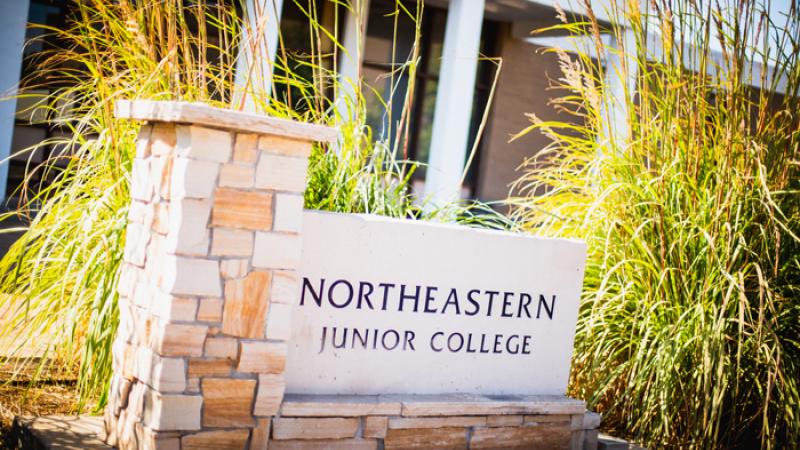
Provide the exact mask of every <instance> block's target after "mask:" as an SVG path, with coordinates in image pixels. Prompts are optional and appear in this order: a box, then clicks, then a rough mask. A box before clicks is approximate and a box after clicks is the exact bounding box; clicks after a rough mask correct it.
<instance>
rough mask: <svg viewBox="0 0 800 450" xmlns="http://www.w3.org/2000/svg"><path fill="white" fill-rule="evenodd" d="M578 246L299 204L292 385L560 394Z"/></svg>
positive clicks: (581, 256)
mask: <svg viewBox="0 0 800 450" xmlns="http://www.w3.org/2000/svg"><path fill="white" fill-rule="evenodd" d="M585 258H586V248H585V245H584V244H583V243H581V242H577V241H570V240H564V239H544V238H537V237H531V236H524V235H520V234H512V233H504V232H498V231H487V230H476V229H471V228H466V227H461V226H455V225H443V224H435V223H426V222H417V221H410V220H397V219H388V218H383V217H375V216H369V215H352V214H332V213H323V212H310V211H306V212H305V213H304V217H303V252H302V259H301V264H300V269H299V283H298V289H300V295H299V296H298V298H297V301H296V304H295V305H294V307H293V310H292V337H291V340H290V342H289V354H288V358H287V367H286V381H287V388H286V391H287V392H289V393H307V394H443V393H460V392H463V393H473V394H497V395H502V394H518V395H523V394H524V395H535V394H542V395H564V394H565V391H566V387H567V380H568V376H569V366H570V358H571V356H572V346H573V338H574V335H575V323H576V319H577V314H578V301H579V297H580V292H581V286H582V282H583V270H584V261H585Z"/></svg>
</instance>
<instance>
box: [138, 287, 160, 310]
mask: <svg viewBox="0 0 800 450" xmlns="http://www.w3.org/2000/svg"><path fill="white" fill-rule="evenodd" d="M161 295H162V293H161V291H159V290H158V288H156V287H155V286H152V285H151V284H150V283H149V282H146V281H139V282H138V283H136V290H135V291H134V293H133V304H134V305H136V306H138V307H140V308H143V309H144V310H145V311H150V310H151V309H152V307H154V306H156V305H155V303H156V302H160V301H162V300H161V299H160V298H159V297H161Z"/></svg>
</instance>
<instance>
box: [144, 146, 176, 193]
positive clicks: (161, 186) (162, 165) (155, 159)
mask: <svg viewBox="0 0 800 450" xmlns="http://www.w3.org/2000/svg"><path fill="white" fill-rule="evenodd" d="M171 179H172V158H171V157H168V156H151V157H150V178H149V179H148V181H149V182H150V184H151V185H152V190H153V199H154V201H158V200H160V199H169V198H170V183H171Z"/></svg>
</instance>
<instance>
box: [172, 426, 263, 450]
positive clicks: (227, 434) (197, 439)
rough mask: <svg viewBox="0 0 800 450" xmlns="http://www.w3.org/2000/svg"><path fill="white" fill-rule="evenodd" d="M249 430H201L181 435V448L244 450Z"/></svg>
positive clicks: (192, 449) (185, 449)
mask: <svg viewBox="0 0 800 450" xmlns="http://www.w3.org/2000/svg"><path fill="white" fill-rule="evenodd" d="M249 436H250V431H249V430H224V431H223V430H219V431H203V432H202V433H195V434H189V435H186V436H183V437H181V450H246V449H247V439H248V437H249Z"/></svg>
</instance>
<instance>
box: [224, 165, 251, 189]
mask: <svg viewBox="0 0 800 450" xmlns="http://www.w3.org/2000/svg"><path fill="white" fill-rule="evenodd" d="M255 175H256V169H255V167H253V166H252V165H249V164H237V163H228V164H224V165H223V166H222V169H221V170H220V172H219V185H220V186H221V187H229V188H241V189H250V188H252V187H253V184H254V183H255Z"/></svg>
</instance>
